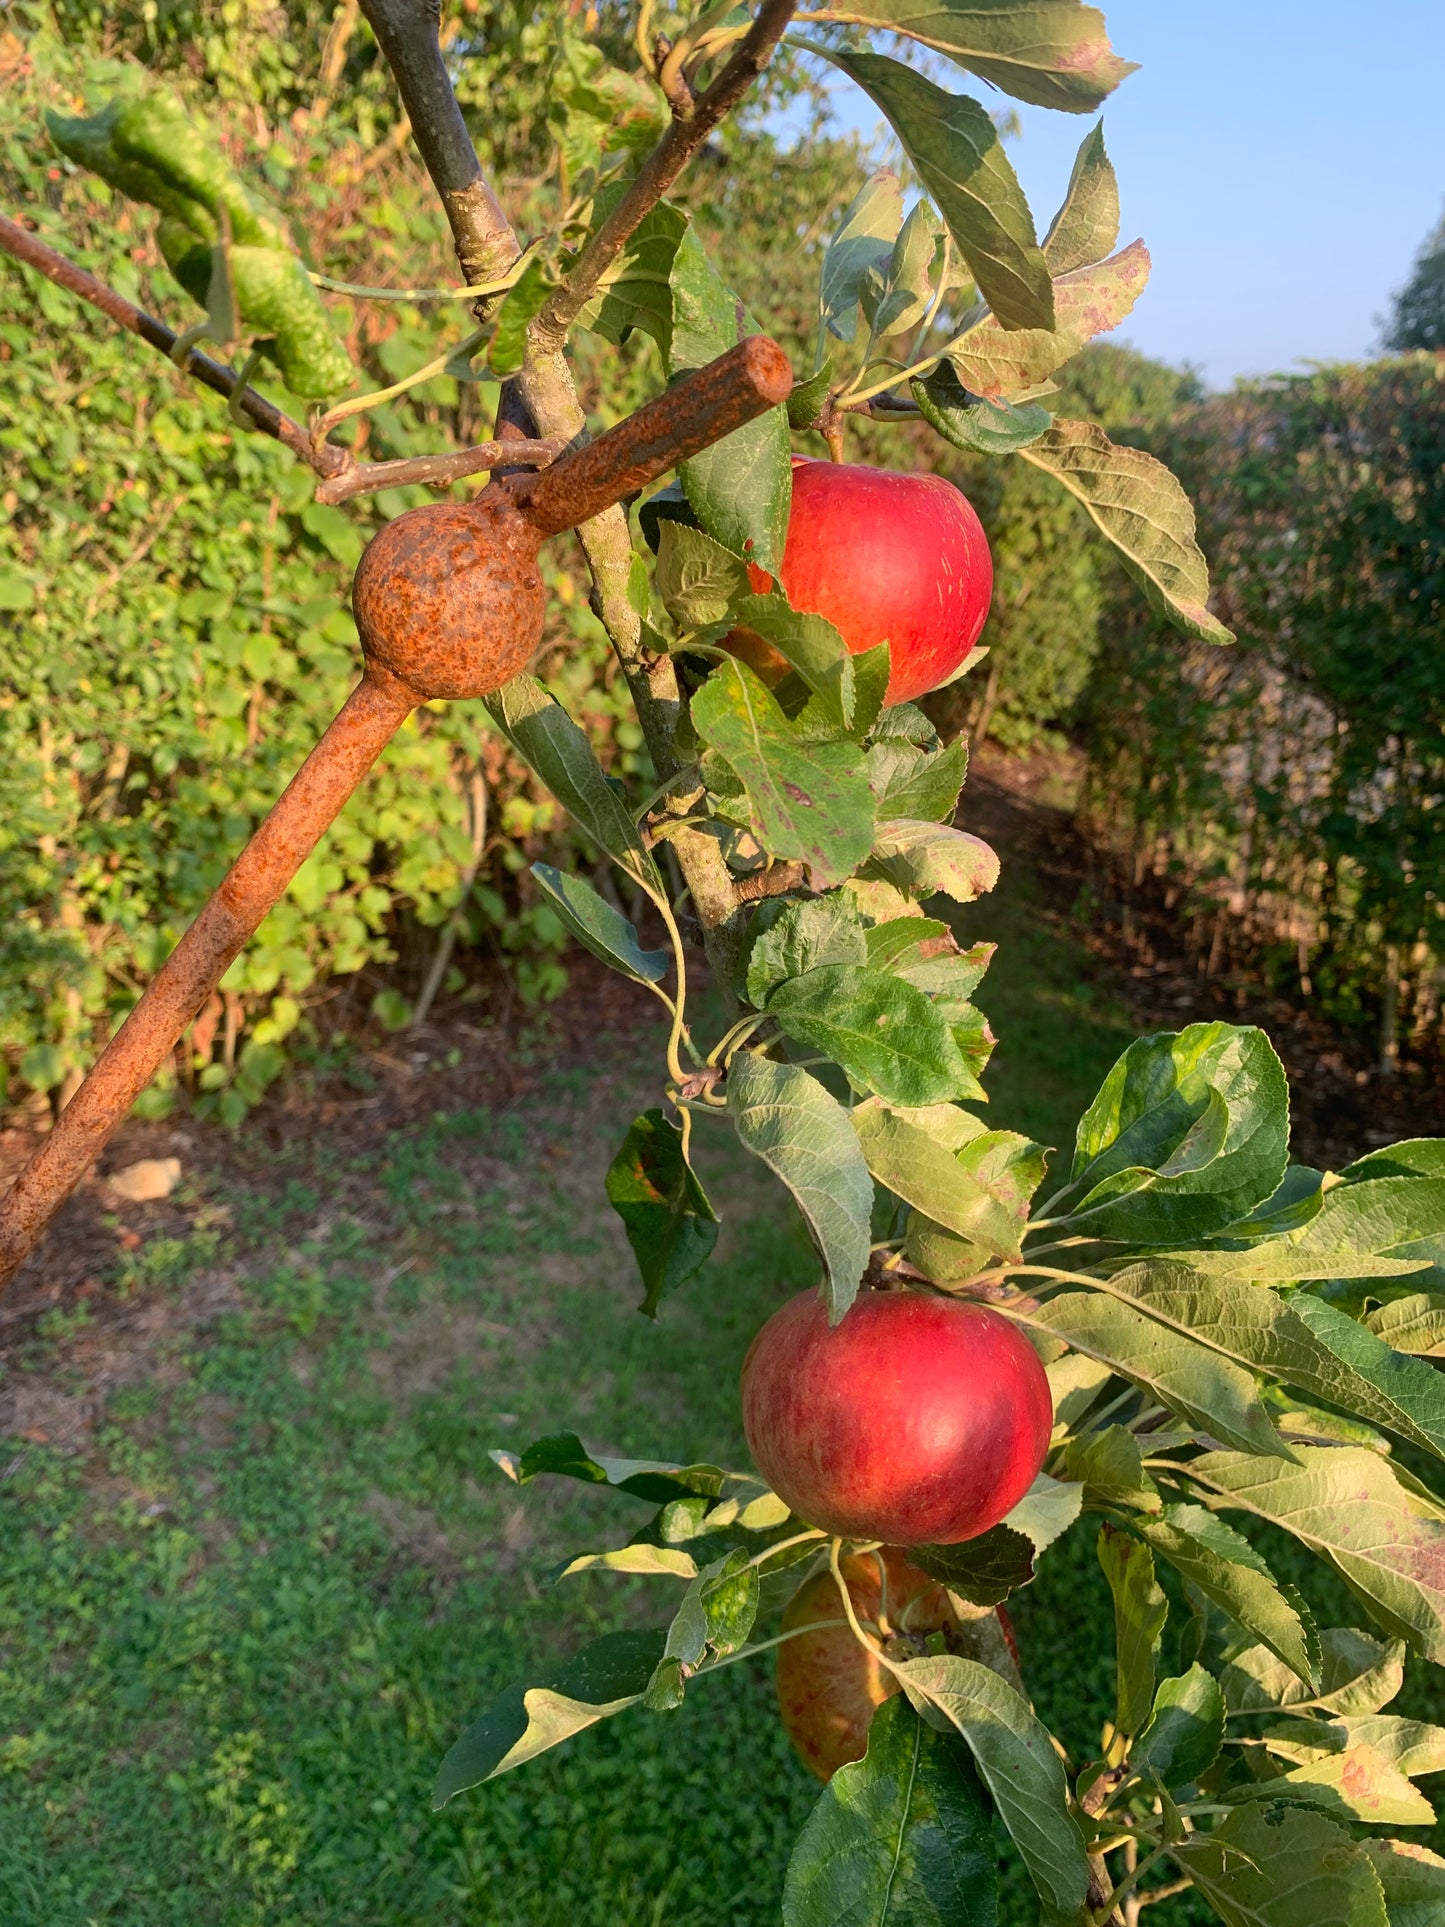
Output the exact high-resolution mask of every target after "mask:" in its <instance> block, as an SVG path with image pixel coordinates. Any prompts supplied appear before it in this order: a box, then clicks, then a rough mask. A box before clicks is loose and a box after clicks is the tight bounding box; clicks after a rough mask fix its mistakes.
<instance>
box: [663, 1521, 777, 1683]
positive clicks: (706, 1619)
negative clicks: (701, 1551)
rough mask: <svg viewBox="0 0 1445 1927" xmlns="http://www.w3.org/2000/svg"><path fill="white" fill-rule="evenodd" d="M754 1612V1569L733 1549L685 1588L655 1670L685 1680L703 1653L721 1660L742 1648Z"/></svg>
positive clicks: (741, 1550) (745, 1553)
mask: <svg viewBox="0 0 1445 1927" xmlns="http://www.w3.org/2000/svg"><path fill="white" fill-rule="evenodd" d="M757 1612H758V1569H757V1567H756V1566H755V1565H754V1564H753V1563H752V1554H751V1553H750V1552H749V1550H748V1548H747V1547H746V1546H734V1547H733V1548H732V1550H731V1551H729V1552H725V1553H724V1554H723V1555H722V1557H721V1558H719V1559H714V1560H712V1561H711V1562H710V1563H709V1564H708V1565H706V1566H704V1567H703V1569H702V1571H701V1572H699V1573H698V1575H697V1577H696V1578H695V1579H694V1580H693V1581H692V1583H691V1584H690V1585H689V1586H688V1589H687V1591H686V1592H685V1593H684V1594H683V1597H682V1604H681V1605H680V1606H679V1607H678V1609H677V1612H676V1615H675V1616H674V1618H673V1622H672V1624H671V1625H670V1626H669V1627H668V1629H667V1640H666V1643H665V1645H664V1647H663V1651H662V1657H661V1659H660V1660H659V1661H658V1667H659V1668H669V1667H670V1666H671V1665H674V1664H675V1665H676V1666H677V1667H678V1668H680V1670H681V1673H682V1676H683V1677H684V1678H686V1677H687V1676H688V1675H689V1674H691V1673H694V1672H696V1671H697V1669H698V1667H699V1666H701V1665H702V1663H703V1661H704V1659H705V1658H706V1657H707V1656H708V1654H709V1653H713V1654H715V1655H716V1656H717V1657H718V1658H719V1659H723V1658H726V1656H727V1655H728V1654H729V1653H735V1652H736V1651H737V1650H738V1648H739V1646H742V1645H743V1644H745V1642H746V1640H747V1636H748V1634H749V1633H750V1632H751V1631H752V1627H753V1621H754V1619H756V1617H757ZM655 1677H656V1675H655V1674H654V1679H655Z"/></svg>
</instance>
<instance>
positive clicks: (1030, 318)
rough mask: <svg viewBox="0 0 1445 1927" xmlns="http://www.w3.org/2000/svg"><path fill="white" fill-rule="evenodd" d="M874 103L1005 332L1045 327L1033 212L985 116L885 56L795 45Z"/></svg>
mask: <svg viewBox="0 0 1445 1927" xmlns="http://www.w3.org/2000/svg"><path fill="white" fill-rule="evenodd" d="M803 44H805V45H806V46H807V47H808V50H809V52H811V53H816V54H821V55H822V57H823V58H824V59H825V60H828V61H831V62H832V64H833V65H834V66H835V67H839V68H841V69H842V71H843V72H844V73H845V74H847V76H848V78H849V79H850V80H852V81H856V83H857V84H858V86H860V87H861V88H862V89H863V91H864V92H865V93H866V94H867V95H868V96H869V97H870V98H871V99H872V100H873V101H874V102H875V103H876V104H877V106H878V107H880V108H881V109H882V111H883V113H884V114H885V115H886V116H887V118H888V120H889V122H890V123H891V125H892V127H893V130H894V132H895V133H896V134H897V136H898V138H899V140H900V141H901V142H902V144H903V151H904V153H905V154H906V155H907V156H908V158H909V160H910V161H911V162H912V164H913V166H914V167H915V168H916V169H917V172H918V177H919V179H920V180H921V181H922V182H923V185H924V188H925V190H926V192H927V194H928V196H929V199H930V200H931V201H932V202H933V204H934V206H935V207H936V208H937V209H938V211H939V213H940V214H941V215H942V216H943V219H944V222H945V224H946V225H947V228H948V231H949V233H950V234H951V235H952V237H953V242H954V245H955V246H956V247H957V249H958V251H959V253H960V254H961V255H962V256H963V258H964V260H965V261H966V262H967V263H968V268H969V272H970V273H971V274H972V276H973V278H974V280H975V282H976V283H977V284H978V291H979V293H980V294H981V295H982V296H983V298H984V300H985V301H987V303H988V305H989V307H990V308H991V309H992V310H993V312H994V313H995V314H996V315H997V316H998V318H999V320H1000V321H1001V322H1002V324H1003V326H1004V327H1005V328H1052V327H1053V325H1054V288H1053V282H1052V280H1051V279H1050V276H1049V270H1048V263H1047V262H1046V261H1045V260H1044V257H1043V254H1042V252H1041V251H1040V249H1039V244H1038V239H1037V237H1036V236H1035V234H1034V222H1033V216H1032V215H1031V214H1030V213H1029V204H1028V202H1027V201H1026V200H1025V198H1024V191H1023V189H1022V188H1021V187H1020V186H1019V182H1018V176H1017V175H1016V174H1015V173H1014V170H1013V164H1012V162H1011V161H1010V160H1009V158H1008V156H1007V154H1006V153H1005V152H1004V145H1003V138H1002V136H1001V135H1000V133H999V131H998V129H997V127H995V126H994V123H993V120H992V117H991V116H990V115H989V114H988V113H987V112H986V111H985V110H984V109H983V108H982V107H980V106H979V104H978V102H977V101H976V100H970V99H969V98H968V96H967V95H966V94H957V95H955V94H948V93H945V92H944V90H943V88H942V87H937V86H935V85H934V83H933V82H932V81H931V80H929V79H927V78H926V77H925V76H924V75H923V74H920V73H917V72H916V71H915V70H914V69H913V68H912V67H905V66H904V65H903V64H902V62H901V61H897V60H890V59H888V58H887V56H886V55H884V54H873V53H864V52H862V51H861V50H859V49H854V48H848V47H823V46H820V45H814V44H812V43H810V42H805V43H803Z"/></svg>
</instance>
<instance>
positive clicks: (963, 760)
mask: <svg viewBox="0 0 1445 1927" xmlns="http://www.w3.org/2000/svg"><path fill="white" fill-rule="evenodd" d="M864 761H865V763H866V766H867V770H868V787H869V788H870V789H871V790H872V792H873V794H874V796H875V797H876V798H877V804H878V820H879V822H880V823H889V822H892V821H893V820H894V819H895V818H897V817H905V818H911V819H912V820H914V821H915V822H924V823H947V822H949V821H950V820H951V818H952V816H953V812H954V811H955V810H956V809H957V807H958V793H959V791H960V790H961V789H962V788H963V781H964V778H965V777H966V776H967V774H968V742H967V739H966V738H964V737H962V736H959V737H956V738H955V739H954V741H953V742H951V743H950V744H949V746H948V748H947V749H942V750H933V751H929V750H923V749H917V748H915V747H914V745H913V744H912V743H904V742H900V741H899V740H898V739H897V738H896V737H894V738H892V739H891V740H887V741H884V742H881V743H875V744H874V745H873V747H872V748H871V749H870V750H869V751H868V754H867V756H866V757H865V758H864ZM944 927H945V928H946V927H947V926H944Z"/></svg>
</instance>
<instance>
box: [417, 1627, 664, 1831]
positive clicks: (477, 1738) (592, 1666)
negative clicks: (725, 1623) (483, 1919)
mask: <svg viewBox="0 0 1445 1927" xmlns="http://www.w3.org/2000/svg"><path fill="white" fill-rule="evenodd" d="M663 1641H664V1635H663V1633H661V1632H660V1631H650V1632H618V1633H605V1634H604V1635H603V1636H602V1638H601V1639H594V1640H593V1642H592V1644H591V1645H590V1646H585V1647H584V1648H583V1649H582V1651H581V1652H580V1653H577V1654H575V1655H574V1657H573V1658H571V1659H570V1660H568V1661H567V1663H566V1665H565V1666H563V1667H561V1668H560V1669H559V1670H558V1671H556V1672H554V1673H553V1674H552V1675H551V1676H550V1678H548V1679H547V1680H546V1681H545V1683H543V1684H541V1685H538V1686H529V1687H523V1686H512V1687H509V1688H508V1689H507V1691H506V1692H505V1693H503V1695H502V1696H501V1698H500V1699H498V1700H496V1701H494V1702H493V1704H492V1705H491V1706H490V1707H488V1709H487V1711H486V1712H485V1713H483V1714H482V1716H481V1718H480V1719H479V1720H477V1721H475V1722H474V1723H473V1724H472V1725H471V1726H469V1727H468V1728H467V1730H466V1732H465V1733H463V1735H462V1737H461V1738H460V1739H459V1740H458V1741H457V1743H456V1745H455V1746H453V1747H452V1749H451V1751H450V1752H449V1753H448V1754H447V1756H446V1758H445V1759H444V1760H443V1761H442V1763H441V1768H440V1770H439V1771H438V1773H437V1779H436V1786H435V1788H434V1790H433V1793H432V1805H433V1807H434V1808H441V1807H444V1806H445V1805H446V1804H447V1802H448V1800H450V1799H452V1798H454V1797H455V1795H457V1794H458V1793H464V1792H465V1791H466V1789H467V1788H468V1787H474V1786H477V1785H479V1784H480V1783H481V1782H482V1781H483V1780H494V1779H496V1777H497V1775H498V1774H499V1773H509V1772H510V1771H511V1770H512V1768H513V1767H516V1766H522V1765H524V1764H525V1763H526V1762H527V1761H528V1760H534V1759H535V1758H536V1757H537V1755H538V1754H539V1753H544V1752H546V1750H547V1748H548V1747H551V1746H557V1745H559V1744H560V1743H561V1742H562V1741H563V1740H569V1739H571V1737H572V1735H573V1734H574V1733H580V1732H582V1731H583V1730H584V1729H585V1728H586V1727H589V1726H595V1725H596V1724H597V1722H598V1720H605V1719H608V1718H610V1717H611V1715H612V1714H614V1713H621V1712H623V1711H625V1710H626V1708H628V1707H629V1706H636V1705H637V1703H638V1701H639V1700H640V1699H641V1698H642V1696H643V1694H644V1693H645V1692H646V1691H647V1683H648V1681H649V1679H650V1678H651V1676H652V1672H653V1669H654V1667H655V1666H656V1665H657V1662H658V1660H659V1659H660V1657H661V1655H662V1650H663Z"/></svg>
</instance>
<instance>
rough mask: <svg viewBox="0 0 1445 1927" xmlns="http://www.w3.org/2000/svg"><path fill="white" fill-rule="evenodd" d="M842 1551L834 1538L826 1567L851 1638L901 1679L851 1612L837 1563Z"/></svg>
mask: <svg viewBox="0 0 1445 1927" xmlns="http://www.w3.org/2000/svg"><path fill="white" fill-rule="evenodd" d="M842 1550H843V1541H842V1540H841V1539H839V1538H836V1537H835V1538H834V1540H833V1542H832V1544H831V1545H830V1546H829V1548H828V1566H829V1569H830V1570H831V1572H832V1574H833V1582H834V1584H835V1585H836V1586H837V1588H838V1593H839V1596H840V1597H841V1599H842V1601H843V1611H844V1612H845V1613H846V1614H847V1616H848V1624H849V1625H850V1626H851V1627H852V1629H853V1637H854V1638H855V1639H856V1640H857V1642H858V1644H859V1645H860V1646H861V1647H862V1648H863V1649H864V1651H865V1652H869V1653H872V1655H873V1657H874V1658H875V1659H876V1660H877V1661H878V1663H879V1665H880V1666H886V1667H887V1668H888V1670H889V1672H890V1673H892V1674H894V1675H895V1676H896V1677H897V1678H899V1679H901V1678H902V1677H903V1675H902V1673H901V1672H900V1671H899V1669H898V1667H897V1666H895V1665H894V1663H893V1661H892V1660H891V1659H890V1658H889V1657H888V1655H887V1653H885V1652H884V1650H883V1648H882V1647H881V1646H879V1645H878V1644H877V1642H876V1641H874V1640H871V1639H870V1638H869V1637H868V1635H867V1633H865V1632H864V1630H863V1628H862V1627H861V1626H860V1625H859V1624H858V1615H857V1613H856V1612H855V1611H854V1610H853V1596H852V1594H851V1593H850V1592H849V1591H848V1588H847V1586H846V1585H845V1584H844V1583H843V1570H842V1567H841V1566H840V1565H839V1563H838V1560H839V1555H840V1553H841V1552H842Z"/></svg>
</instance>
